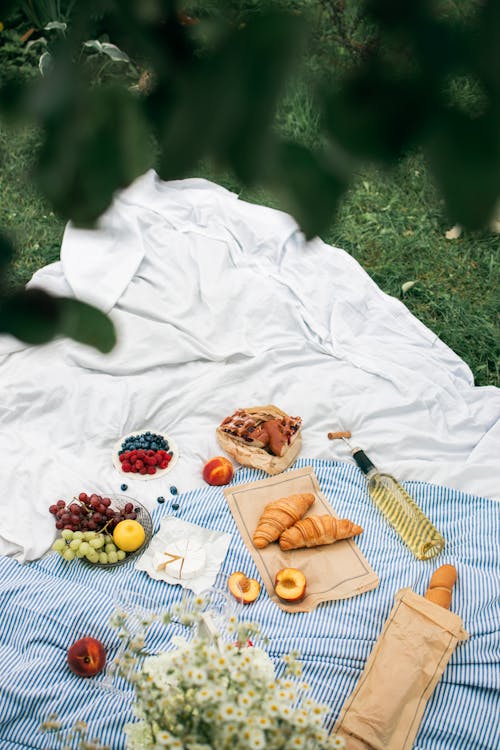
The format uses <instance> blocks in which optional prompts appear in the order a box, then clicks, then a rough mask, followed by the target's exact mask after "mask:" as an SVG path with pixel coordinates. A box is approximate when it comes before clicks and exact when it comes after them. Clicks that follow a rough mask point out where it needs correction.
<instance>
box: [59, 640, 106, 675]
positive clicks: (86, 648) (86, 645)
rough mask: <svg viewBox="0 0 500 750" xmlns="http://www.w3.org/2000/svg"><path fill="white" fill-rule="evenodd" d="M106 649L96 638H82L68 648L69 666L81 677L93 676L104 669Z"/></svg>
mask: <svg viewBox="0 0 500 750" xmlns="http://www.w3.org/2000/svg"><path fill="white" fill-rule="evenodd" d="M105 664H106V651H105V649H104V646H103V645H102V643H101V642H100V641H98V640H97V639H96V638H80V640H79V641H75V643H73V645H72V646H70V648H69V649H68V666H69V668H70V669H71V671H72V672H74V673H75V674H77V675H79V676H80V677H93V676H94V675H96V674H99V672H101V671H102V670H103V669H104V665H105Z"/></svg>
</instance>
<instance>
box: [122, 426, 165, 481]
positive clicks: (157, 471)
mask: <svg viewBox="0 0 500 750" xmlns="http://www.w3.org/2000/svg"><path fill="white" fill-rule="evenodd" d="M151 434H153V436H154V437H158V438H159V439H160V440H162V441H164V442H165V444H167V445H168V448H167V449H166V451H167V452H168V453H169V454H170V455H171V457H170V458H169V460H168V466H166V467H165V468H160V466H158V465H153V467H152V468H153V469H154V472H153V473H147V469H148V468H149V467H148V465H147V463H146V461H147V460H149V459H150V458H151V456H148V457H147V459H145V458H144V457H143V456H141V457H140V458H139V460H141V461H142V462H144V463H146V467H144V466H143V467H142V468H143V469H144V468H145V472H144V473H143V472H140V471H137V470H135V469H134V470H128V471H124V470H123V465H124V463H125V462H122V461H121V460H120V451H121V450H122V447H123V445H124V444H126V443H127V442H130V441H133V440H134V439H135V438H141V437H145V436H147V435H151ZM139 450H142V449H141V448H139ZM143 452H146V451H143ZM150 452H151V453H153V452H154V453H156V450H154V451H153V450H151V451H150ZM178 457H179V451H178V448H177V445H176V444H175V442H174V441H173V440H172V438H171V437H169V436H168V435H166V434H165V433H164V432H156V431H155V432H154V433H150V432H146V431H145V430H138V431H136V432H129V433H128V434H127V435H122V437H121V438H120V439H119V440H117V441H116V443H115V445H114V446H113V456H112V458H113V466H114V467H115V469H116V470H117V472H118V473H119V474H120V476H122V477H124V478H126V479H134V480H135V479H142V480H148V479H158V478H159V477H163V476H164V475H165V474H168V472H169V471H171V470H172V469H173V467H174V466H175V464H176V463H177V459H178Z"/></svg>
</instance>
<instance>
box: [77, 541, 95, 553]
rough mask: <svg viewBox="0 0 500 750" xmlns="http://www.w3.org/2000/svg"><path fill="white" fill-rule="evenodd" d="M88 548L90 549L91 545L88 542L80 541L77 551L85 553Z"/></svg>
mask: <svg viewBox="0 0 500 750" xmlns="http://www.w3.org/2000/svg"><path fill="white" fill-rule="evenodd" d="M89 549H92V547H91V546H90V544H89V543H88V542H80V549H79V551H80V552H81V553H82V554H83V555H86V554H87V552H88V551H89Z"/></svg>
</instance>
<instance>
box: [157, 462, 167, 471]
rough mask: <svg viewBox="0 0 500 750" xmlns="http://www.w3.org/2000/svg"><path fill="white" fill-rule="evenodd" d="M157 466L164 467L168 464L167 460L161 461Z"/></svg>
mask: <svg viewBox="0 0 500 750" xmlns="http://www.w3.org/2000/svg"><path fill="white" fill-rule="evenodd" d="M158 466H159V467H160V469H166V468H167V466H168V461H162V462H161V463H159V464H158Z"/></svg>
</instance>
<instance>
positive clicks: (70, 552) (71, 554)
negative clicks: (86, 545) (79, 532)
mask: <svg viewBox="0 0 500 750" xmlns="http://www.w3.org/2000/svg"><path fill="white" fill-rule="evenodd" d="M62 556H63V557H64V559H65V560H74V559H75V553H74V552H73V550H72V549H69V547H68V548H67V549H65V550H64V552H63V553H62Z"/></svg>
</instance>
